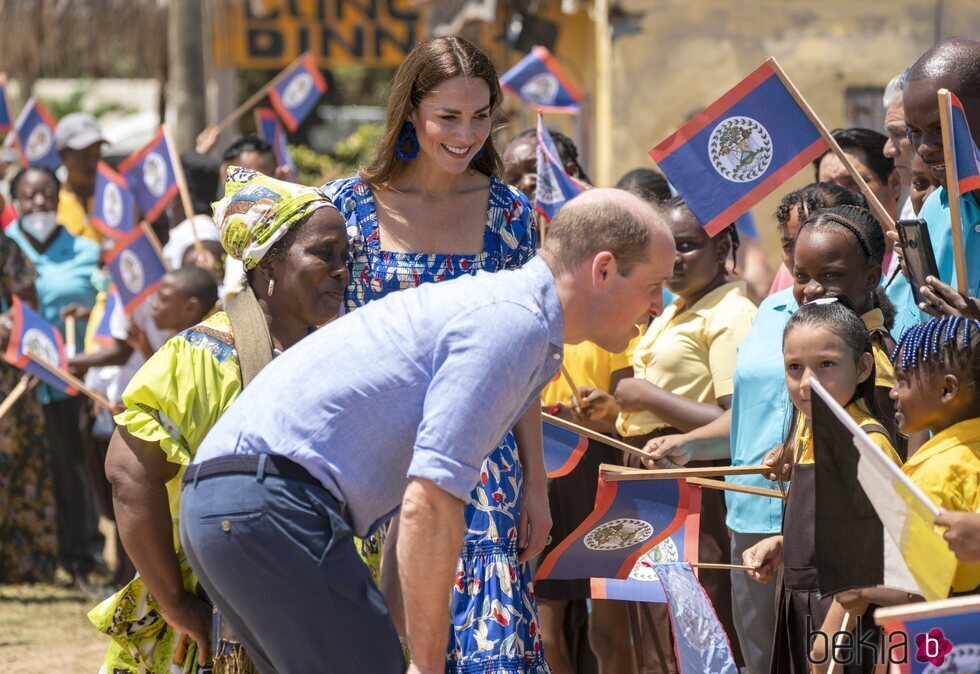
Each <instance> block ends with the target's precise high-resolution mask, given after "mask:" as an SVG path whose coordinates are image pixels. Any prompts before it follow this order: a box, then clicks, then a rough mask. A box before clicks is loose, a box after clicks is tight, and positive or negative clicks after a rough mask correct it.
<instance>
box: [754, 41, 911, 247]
mask: <svg viewBox="0 0 980 674" xmlns="http://www.w3.org/2000/svg"><path fill="white" fill-rule="evenodd" d="M767 62H768V63H769V65H771V66H772V69H773V70H774V71H775V72H776V76H777V77H778V78H779V79H780V80H781V81H782V83H783V84H784V85H785V86H786V89H787V90H788V91H789V93H790V95H791V96H792V97H793V98H794V99H796V102H797V103H798V104H799V106H800V107H801V108H803V112H805V113H806V115H807V117H809V118H810V121H811V122H813V125H814V126H815V127H817V130H818V131H819V132H820V135H821V136H823V139H824V140H825V141H827V145H829V146H830V150H831V152H833V153H834V154H835V155H837V158H838V159H840V161H841V164H843V165H844V168H846V169H847V172H848V173H849V174H850V175H851V179H852V180H854V182H855V184H857V186H858V189H860V190H861V194H863V195H864V198H865V199H867V200H868V205H869V206H870V207H871V212H872V213H874V215H875V217H876V218H878V221H879V222H880V223H881V224H882V225H883V226H884V227H885V229H886V230H891V231H895V221H894V220H893V219H892V216H890V215H889V214H888V211H886V210H885V207H884V206H883V205H882V204H881V202H880V201H879V200H878V197H877V196H876V195H875V193H874V192H872V191H871V188H870V187H868V183H867V182H865V180H864V178H863V177H862V176H861V174H860V173H858V171H857V169H856V168H854V166H853V165H852V164H851V160H850V159H848V158H847V155H845V154H844V151H843V150H842V149H841V148H840V145H838V144H837V141H836V140H834V137H833V136H832V135H831V134H830V131H828V130H827V127H826V126H824V124H823V122H821V121H820V118H819V117H817V113H815V112H814V111H813V108H811V107H810V104H809V103H807V102H806V99H805V98H803V95H802V94H801V93H800V91H799V89H797V88H796V85H794V84H793V82H792V81H790V79H789V76H788V75H787V74H786V73H785V71H783V69H782V68H781V67H780V66H779V63H777V62H776V59H775V58H774V57H769V60H768V61H767Z"/></svg>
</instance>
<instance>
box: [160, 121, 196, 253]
mask: <svg viewBox="0 0 980 674" xmlns="http://www.w3.org/2000/svg"><path fill="white" fill-rule="evenodd" d="M161 127H162V128H163V137H164V139H165V140H166V141H167V151H168V152H169V153H170V165H171V166H173V167H174V178H175V179H176V180H177V191H178V192H180V203H181V205H183V207H184V217H185V218H187V222H189V223H190V225H191V235H193V237H194V252H195V253H197V256H198V257H199V258H203V257H204V246H202V245H201V239H200V237H198V235H197V227H196V226H195V225H194V202H193V201H192V200H191V191H190V189H189V188H188V187H187V176H185V175H184V164H183V163H182V162H181V161H180V154H179V153H178V152H177V146H176V145H174V139H173V136H171V135H170V127H168V126H167V125H166V124H161ZM161 257H163V256H162V255H161Z"/></svg>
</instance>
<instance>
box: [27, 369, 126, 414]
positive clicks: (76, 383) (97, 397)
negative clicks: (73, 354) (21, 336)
mask: <svg viewBox="0 0 980 674" xmlns="http://www.w3.org/2000/svg"><path fill="white" fill-rule="evenodd" d="M31 362H32V363H37V364H38V365H40V366H41V367H43V368H44V369H45V370H47V371H48V372H50V373H51V374H53V375H55V376H57V377H59V378H61V379H64V380H65V381H66V382H68V383H69V384H71V385H72V388H75V389H77V390H78V392H79V393H81V394H83V395H86V396H88V397H89V398H91V399H92V400H94V401H95V402H97V403H99V404H100V405H102V406H103V407H105V408H106V409H112V403H110V402H109V400H108V399H107V398H106V397H105V396H104V395H102V394H101V393H96V392H95V391H93V390H92V389H90V388H89V387H88V386H86V385H85V384H83V383H82V380H81V379H79V378H78V377H76V376H75V375H73V374H72V373H71V372H69V371H68V370H62V369H61V368H59V367H55V366H54V365H51V364H50V363H47V362H45V361H43V360H41V359H39V358H31Z"/></svg>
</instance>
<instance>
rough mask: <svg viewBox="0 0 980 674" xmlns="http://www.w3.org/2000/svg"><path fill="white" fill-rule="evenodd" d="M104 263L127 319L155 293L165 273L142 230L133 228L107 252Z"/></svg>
mask: <svg viewBox="0 0 980 674" xmlns="http://www.w3.org/2000/svg"><path fill="white" fill-rule="evenodd" d="M106 262H107V263H108V265H109V273H110V274H111V275H112V281H113V283H115V284H116V288H117V289H118V290H119V299H120V301H121V302H122V305H123V311H125V312H126V315H127V316H128V315H130V314H132V313H133V310H134V309H136V307H137V306H139V305H140V303H141V302H143V300H145V299H146V298H147V297H149V296H150V295H152V294H153V293H154V292H156V289H157V286H159V285H160V280H161V279H162V278H163V277H164V275H166V273H167V269H166V267H165V266H164V263H163V260H162V259H161V258H160V255H159V254H158V253H157V250H156V248H154V247H153V244H152V243H151V242H150V240H149V239H148V238H147V236H146V234H145V233H144V232H143V230H142V229H134V230H133V231H132V232H130V233H129V234H128V235H127V236H126V237H124V238H122V239H120V240H119V241H118V242H117V243H116V246H115V248H113V249H112V250H111V251H109V255H108V256H106Z"/></svg>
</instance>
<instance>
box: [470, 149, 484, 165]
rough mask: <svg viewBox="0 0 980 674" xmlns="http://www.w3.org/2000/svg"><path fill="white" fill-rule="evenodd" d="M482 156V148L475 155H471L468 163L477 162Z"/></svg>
mask: <svg viewBox="0 0 980 674" xmlns="http://www.w3.org/2000/svg"><path fill="white" fill-rule="evenodd" d="M482 156H483V147H480V149H479V151H478V152H477V153H476V154H475V155H473V159H471V160H470V161H471V162H472V161H479V159H480V157H482Z"/></svg>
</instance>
